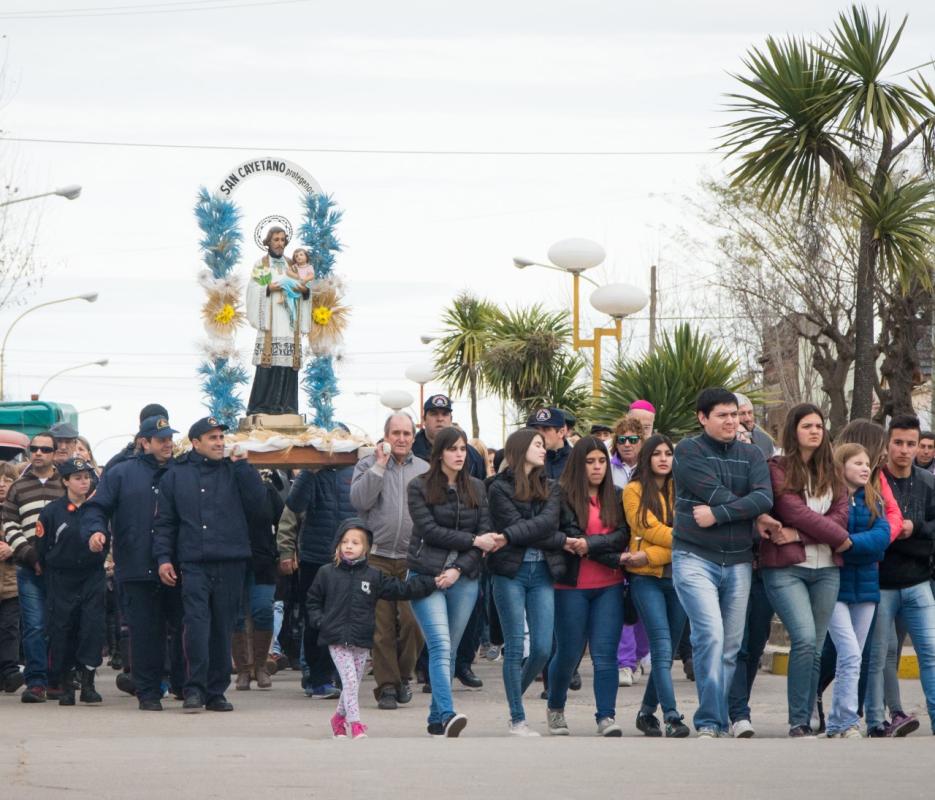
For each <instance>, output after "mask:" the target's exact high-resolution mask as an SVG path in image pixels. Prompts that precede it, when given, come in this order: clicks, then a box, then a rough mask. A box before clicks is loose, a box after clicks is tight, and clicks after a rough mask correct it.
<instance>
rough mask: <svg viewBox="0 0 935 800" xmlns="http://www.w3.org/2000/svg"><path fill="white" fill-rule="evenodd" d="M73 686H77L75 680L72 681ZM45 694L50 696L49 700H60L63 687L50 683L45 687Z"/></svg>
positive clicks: (73, 687)
mask: <svg viewBox="0 0 935 800" xmlns="http://www.w3.org/2000/svg"><path fill="white" fill-rule="evenodd" d="M71 688H72V689H75V688H77V687H76V686H75V683H74V681H72V683H71ZM45 696H46V697H48V698H49V700H58V699H59V698H60V697H61V696H62V689H61V688H60V687H58V686H52V684H49V685H48V686H47V687H46V689H45Z"/></svg>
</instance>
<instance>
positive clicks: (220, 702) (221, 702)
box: [205, 694, 234, 711]
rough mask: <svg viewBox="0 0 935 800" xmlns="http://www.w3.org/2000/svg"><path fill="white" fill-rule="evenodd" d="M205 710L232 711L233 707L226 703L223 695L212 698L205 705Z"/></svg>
mask: <svg viewBox="0 0 935 800" xmlns="http://www.w3.org/2000/svg"><path fill="white" fill-rule="evenodd" d="M205 708H206V709H208V711H233V710H234V706H233V705H231V704H230V703H228V702H227V698H226V697H225V696H224V695H223V694H219V695H218V696H217V697H212V698H211V699H210V700H209V701H208V702H207V703H205Z"/></svg>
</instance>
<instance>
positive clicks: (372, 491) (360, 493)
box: [351, 458, 386, 511]
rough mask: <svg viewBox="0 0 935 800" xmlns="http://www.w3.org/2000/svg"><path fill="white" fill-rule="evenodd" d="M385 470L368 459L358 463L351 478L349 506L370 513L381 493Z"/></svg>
mask: <svg viewBox="0 0 935 800" xmlns="http://www.w3.org/2000/svg"><path fill="white" fill-rule="evenodd" d="M385 473H386V469H385V468H384V467H382V466H380V465H379V464H377V463H376V462H374V461H371V460H370V459H369V458H365V459H364V460H363V461H358V462H357V466H356V467H354V477H353V478H351V505H352V506H354V508H356V509H357V510H358V511H370V509H372V508H373V507H374V506H375V505H376V504H377V501H378V500H379V499H380V492H382V491H383V476H384V474H385Z"/></svg>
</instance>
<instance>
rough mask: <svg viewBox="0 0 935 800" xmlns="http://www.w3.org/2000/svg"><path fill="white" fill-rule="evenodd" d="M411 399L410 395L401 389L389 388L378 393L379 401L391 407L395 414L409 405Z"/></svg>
mask: <svg viewBox="0 0 935 800" xmlns="http://www.w3.org/2000/svg"><path fill="white" fill-rule="evenodd" d="M412 400H413V397H412V395H411V394H409V392H404V391H403V390H401V389H390V390H389V391H386V392H383V393H382V394H381V395H380V402H381V403H382V404H383V405H385V406H386V407H387V408H389V409H392V410H393V412H394V413H395V414H398V413H399V412H400V411H402V410H403V409H404V408H408V407H409V406H411V405H412Z"/></svg>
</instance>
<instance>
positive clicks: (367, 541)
mask: <svg viewBox="0 0 935 800" xmlns="http://www.w3.org/2000/svg"><path fill="white" fill-rule="evenodd" d="M354 531H356V532H357V533H359V534H360V537H361V539H363V540H364V552H363V555H362V556H361V557H362V558H366V557H367V556H368V555H370V537H369V536H367V531H365V530H364V529H363V528H348V529H347V530H346V531H344V533H342V534H341V538H340V539H338V543H337V544H336V545H335V546H334V565H335V566H336V567H337V566H338V565H340V563H341V545H342V543H343V542H344V537H345V536H347V535H348V534H349V533H352V532H354Z"/></svg>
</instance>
